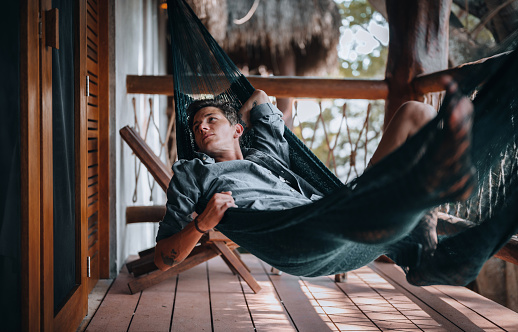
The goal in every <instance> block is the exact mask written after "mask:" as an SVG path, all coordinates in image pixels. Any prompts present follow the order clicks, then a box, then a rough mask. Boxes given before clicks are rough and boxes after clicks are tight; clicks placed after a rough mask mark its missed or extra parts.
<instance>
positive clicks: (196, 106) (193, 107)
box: [187, 99, 240, 131]
mask: <svg viewBox="0 0 518 332" xmlns="http://www.w3.org/2000/svg"><path fill="white" fill-rule="evenodd" d="M205 107H216V108H217V109H219V110H221V112H222V113H223V115H224V116H225V118H226V119H227V120H228V121H229V122H230V124H231V125H235V124H238V123H240V121H239V115H238V112H237V109H236V108H235V107H234V106H233V105H232V104H231V103H229V102H227V101H223V100H215V99H204V100H196V101H194V102H193V103H191V104H190V105H189V108H187V114H188V116H189V118H188V124H189V129H190V130H191V131H192V126H193V122H194V116H195V115H196V113H198V111H199V110H201V109H202V108H205Z"/></svg>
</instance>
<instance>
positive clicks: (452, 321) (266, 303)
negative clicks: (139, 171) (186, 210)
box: [87, 254, 518, 332]
mask: <svg viewBox="0 0 518 332" xmlns="http://www.w3.org/2000/svg"><path fill="white" fill-rule="evenodd" d="M242 258H243V260H244V261H245V263H246V264H247V265H248V266H249V267H250V268H251V272H252V275H253V276H254V277H255V278H256V279H257V281H258V282H259V285H260V286H261V287H262V290H261V292H260V293H258V294H254V293H253V292H252V291H251V290H250V288H249V287H248V285H247V284H246V283H245V282H244V281H243V280H240V279H239V277H237V276H235V275H233V274H232V273H231V272H230V270H229V269H228V267H227V266H226V265H225V263H224V262H223V261H222V260H221V259H220V258H215V259H212V260H210V261H208V262H207V263H204V264H201V265H199V266H197V267H195V268H193V269H190V270H188V271H186V272H183V273H181V274H180V275H178V283H177V284H176V282H175V279H174V278H172V279H169V280H166V281H164V282H162V283H160V284H158V285H155V286H154V287H150V288H148V289H145V290H144V291H142V293H140V294H135V295H130V294H129V289H128V287H127V283H128V281H129V280H130V279H131V277H130V275H129V274H128V272H127V270H126V268H123V270H122V271H121V273H120V274H119V276H118V277H117V278H116V280H115V281H114V282H113V285H112V286H111V288H110V290H109V291H108V293H107V294H106V296H105V297H104V300H103V301H102V303H101V305H100V306H99V308H98V310H97V312H96V313H95V314H94V315H93V318H92V319H91V321H90V323H89V325H88V327H87V331H110V332H111V331H127V330H128V329H129V330H131V331H168V330H169V325H170V319H171V313H172V315H173V317H172V325H171V330H172V331H193V332H194V331H212V330H213V331H216V332H218V331H225V332H227V331H230V332H233V331H253V330H254V328H255V330H256V331H301V332H305V331H318V332H320V331H386V330H397V331H427V332H438V331H470V332H471V331H502V330H507V331H518V329H517V326H518V325H517V322H518V313H515V312H514V311H511V310H509V309H507V308H505V307H502V306H500V305H498V304H496V303H494V302H493V301H491V300H488V299H486V298H484V297H482V296H480V295H478V294H476V293H473V292H471V291H469V290H467V289H466V288H463V287H451V286H429V287H415V286H412V285H409V284H408V283H407V282H406V280H405V276H404V274H403V272H402V271H401V269H399V268H398V267H397V266H394V265H392V264H381V263H374V264H370V265H369V267H363V268H361V269H358V270H355V271H352V272H350V273H348V279H347V281H346V282H344V283H338V284H337V283H335V282H334V280H333V277H319V278H298V277H294V276H290V275H287V274H283V275H281V276H277V275H271V274H270V273H268V272H267V271H269V267H268V265H267V264H265V263H264V262H261V261H260V260H258V259H257V258H255V257H254V256H252V255H249V254H244V255H242ZM207 272H208V273H207ZM176 285H177V286H178V288H177V289H176V292H175V291H174V289H175V286H176ZM209 286H210V287H209ZM211 315H212V317H211Z"/></svg>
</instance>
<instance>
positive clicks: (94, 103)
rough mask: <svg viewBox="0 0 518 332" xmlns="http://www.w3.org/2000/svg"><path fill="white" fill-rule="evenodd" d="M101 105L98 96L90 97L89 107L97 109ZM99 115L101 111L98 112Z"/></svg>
mask: <svg viewBox="0 0 518 332" xmlns="http://www.w3.org/2000/svg"><path fill="white" fill-rule="evenodd" d="M98 105H99V98H98V97H97V96H92V95H90V96H88V106H92V107H96V106H98ZM97 113H99V111H97Z"/></svg>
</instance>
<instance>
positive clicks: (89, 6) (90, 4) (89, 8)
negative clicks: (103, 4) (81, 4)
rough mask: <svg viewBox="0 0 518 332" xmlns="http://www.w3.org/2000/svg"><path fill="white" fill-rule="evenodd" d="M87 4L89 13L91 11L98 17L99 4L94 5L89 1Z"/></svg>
mask: <svg viewBox="0 0 518 332" xmlns="http://www.w3.org/2000/svg"><path fill="white" fill-rule="evenodd" d="M86 4H87V10H88V11H91V12H93V13H94V14H96V15H97V12H98V6H97V4H95V3H92V1H90V0H88V1H87V2H86Z"/></svg>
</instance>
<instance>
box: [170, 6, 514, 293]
mask: <svg viewBox="0 0 518 332" xmlns="http://www.w3.org/2000/svg"><path fill="white" fill-rule="evenodd" d="M168 15H169V22H170V33H171V43H172V64H173V78H174V90H175V91H174V97H175V110H176V138H177V148H178V155H179V158H181V159H192V158H194V151H195V150H194V149H195V147H194V139H193V137H192V134H191V130H190V129H189V127H188V122H187V114H186V109H187V108H188V106H189V105H190V103H191V102H192V101H193V100H195V99H209V98H212V99H223V100H226V101H228V102H231V103H233V104H234V105H235V107H237V108H238V109H239V107H240V106H241V105H242V104H243V103H244V102H245V101H246V100H247V99H248V98H249V97H250V96H251V94H252V93H253V91H254V88H253V87H252V86H251V84H250V83H249V82H248V81H247V79H246V78H245V77H244V76H243V75H242V74H241V73H240V72H239V70H238V68H237V67H236V66H235V64H234V63H233V62H232V61H231V60H230V59H229V58H228V56H227V55H226V54H225V53H224V51H223V50H222V49H221V48H220V47H219V45H218V44H217V43H216V41H215V40H214V39H213V38H212V36H211V35H210V34H209V32H208V31H207V30H206V29H205V27H204V26H203V24H202V23H201V22H200V21H199V19H198V18H197V17H196V15H195V14H194V12H193V11H192V10H191V8H189V6H188V5H187V4H186V3H185V1H184V0H169V1H168ZM505 58H506V60H505V62H504V63H503V64H502V63H501V62H502V61H500V63H499V64H498V65H497V64H495V65H492V66H490V65H488V66H485V67H484V70H477V71H476V72H475V73H473V74H471V75H470V76H469V77H465V79H463V80H462V81H460V82H459V86H460V90H461V91H462V92H463V93H464V94H466V95H472V94H475V93H476V97H475V99H474V101H473V103H474V108H475V113H474V120H473V121H474V122H473V133H472V145H471V150H470V151H469V152H467V154H468V158H467V161H468V163H467V166H466V169H465V170H460V171H461V172H462V171H464V172H470V170H472V169H473V167H474V169H475V176H474V180H475V181H468V182H467V183H462V181H460V180H459V178H458V177H453V176H452V177H451V178H450V177H448V176H444V177H443V178H442V180H441V181H440V183H439V184H438V185H436V186H433V187H432V188H430V186H429V183H430V176H431V175H430V174H434V168H435V167H436V165H437V163H438V162H440V161H438V157H440V153H442V152H441V151H443V150H444V147H445V143H444V142H445V140H446V139H447V137H446V136H447V133H445V130H444V127H445V126H444V121H445V119H446V118H447V116H448V115H449V114H450V111H451V108H452V107H451V105H454V104H455V101H456V100H458V96H456V95H447V96H446V97H445V99H444V101H443V103H442V106H441V109H440V110H439V112H438V115H437V117H435V118H434V119H433V120H432V121H431V122H429V123H428V124H427V125H426V126H425V127H424V128H423V129H422V130H420V131H419V132H418V133H417V134H416V135H414V136H413V137H411V138H410V139H409V140H408V141H407V142H405V144H404V145H403V146H401V147H400V148H398V149H397V150H396V151H395V152H393V153H391V154H390V155H389V156H387V157H386V158H384V159H383V160H381V161H380V162H379V163H377V164H375V165H374V166H372V167H370V168H369V169H368V170H367V171H365V172H364V173H363V174H362V175H361V176H359V177H358V178H356V179H354V180H353V181H351V182H350V183H347V184H343V183H342V182H341V181H340V180H339V179H338V178H336V176H335V175H334V174H333V173H332V172H331V171H329V170H328V169H327V168H326V167H325V166H324V164H323V163H322V162H320V160H318V158H317V157H316V156H315V155H314V154H313V153H312V152H311V151H310V150H309V149H308V148H307V147H306V146H305V145H304V144H303V143H302V142H301V141H300V140H299V139H298V138H297V137H296V136H295V135H294V134H293V133H292V132H291V131H290V130H288V129H287V128H286V129H285V138H286V140H287V141H288V143H289V145H290V161H291V169H292V171H294V172H295V173H297V174H298V175H300V176H301V177H303V178H304V179H306V180H307V181H308V182H309V183H310V184H311V185H313V186H314V187H315V188H316V189H318V190H319V191H320V192H322V193H324V194H325V197H324V198H323V199H321V200H319V201H316V202H314V203H312V204H309V205H305V206H301V207H296V208H293V209H288V210H282V211H257V210H250V209H243V208H231V209H229V210H228V211H227V212H226V214H225V217H224V218H223V220H222V221H221V223H220V224H219V225H218V227H217V228H218V230H219V231H221V232H222V233H223V234H225V235H226V236H227V237H229V238H230V239H231V240H233V241H234V242H236V243H237V244H239V245H240V246H242V247H243V248H245V249H247V250H248V251H249V252H251V253H252V254H254V255H255V256H257V257H258V258H260V259H262V260H264V261H265V262H267V263H268V264H270V265H272V266H274V267H276V268H278V269H280V270H281V271H285V272H287V273H290V274H294V275H303V276H319V275H331V274H336V273H342V272H346V271H349V270H352V269H356V268H358V267H361V266H363V265H365V264H368V263H369V262H371V261H372V260H374V259H376V258H377V257H379V256H380V255H383V254H386V255H388V256H389V257H391V258H393V259H394V260H395V261H396V263H399V262H398V255H399V253H400V252H401V250H408V251H409V252H413V250H414V249H415V246H416V244H415V243H412V241H408V240H407V239H408V234H409V233H410V232H411V231H412V230H413V229H414V228H415V226H416V225H417V224H418V223H419V220H420V219H421V217H422V216H423V215H424V214H425V213H426V212H427V211H429V210H430V209H431V208H435V207H437V206H439V205H441V204H442V205H443V206H444V207H446V208H447V209H452V208H453V209H455V210H462V212H463V213H464V215H463V217H467V218H468V219H469V220H470V221H472V222H473V225H470V227H456V226H452V227H446V228H445V229H449V230H450V231H449V234H444V235H442V236H441V237H440V239H439V244H438V247H437V250H436V251H435V254H434V257H435V260H433V259H432V260H431V261H426V260H423V261H422V262H421V263H422V264H421V266H422V268H421V270H417V269H416V272H414V273H413V275H412V276H411V278H412V281H413V282H414V283H416V284H433V283H449V284H465V283H467V282H469V281H471V279H473V278H474V277H475V276H476V275H477V274H478V271H479V269H480V267H481V266H482V264H483V263H484V262H485V261H486V260H487V259H488V258H490V257H491V256H492V255H494V254H495V253H496V252H497V251H498V250H499V249H500V248H501V247H502V246H503V245H504V244H505V243H506V242H507V241H508V240H509V238H510V237H511V236H512V234H515V233H516V231H517V228H518V220H517V219H518V217H517V216H518V192H517V173H518V166H517V160H518V154H517V153H518V149H517V146H516V144H517V136H518V135H517V123H516V121H517V112H518V100H517V98H518V87H517V84H515V83H514V82H515V79H516V77H517V75H518V60H517V58H518V56H517V54H516V52H512V53H509V54H508V55H506V56H505ZM495 63H496V62H495ZM252 140H253V130H250V131H249V133H248V134H247V137H245V139H244V141H243V142H244V143H243V144H245V145H246V144H247V142H250V141H252ZM441 149H442V150H441ZM469 159H471V164H470V163H469ZM432 182H433V181H432ZM470 185H476V188H475V190H474V194H472V196H471V198H470V199H468V200H467V201H466V202H462V203H459V202H455V199H454V198H455V197H456V193H457V192H458V191H462V190H463V189H465V188H466V187H468V186H470ZM209 198H210V197H207V198H206V199H209ZM201 205H202V204H200V207H197V210H201V209H203V206H201ZM460 206H461V208H460ZM197 212H200V211H197ZM450 226H451V225H450ZM452 230H454V231H452ZM401 265H403V264H401ZM452 269H456V272H455V274H456V275H460V277H458V278H457V279H455V278H454V279H451V278H443V277H442V274H441V273H446V274H448V273H449V274H452V273H451V271H450V270H452ZM459 270H460V271H461V272H462V273H458V272H459ZM409 274H412V270H410V272H409ZM421 274H423V275H424V274H425V275H426V276H422V275H421ZM407 278H408V276H407Z"/></svg>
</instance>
